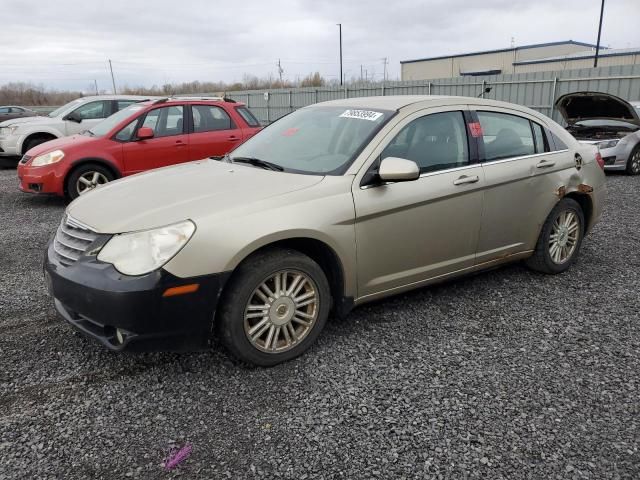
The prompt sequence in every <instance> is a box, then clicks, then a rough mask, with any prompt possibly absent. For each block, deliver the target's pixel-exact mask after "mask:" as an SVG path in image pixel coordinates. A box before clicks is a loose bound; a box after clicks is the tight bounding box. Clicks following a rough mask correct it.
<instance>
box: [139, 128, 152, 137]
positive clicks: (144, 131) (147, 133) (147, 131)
mask: <svg viewBox="0 0 640 480" xmlns="http://www.w3.org/2000/svg"><path fill="white" fill-rule="evenodd" d="M136 137H137V138H138V140H148V139H149V138H153V129H152V128H149V127H140V128H139V129H138V134H137V135H136Z"/></svg>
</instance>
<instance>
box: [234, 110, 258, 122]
mask: <svg viewBox="0 0 640 480" xmlns="http://www.w3.org/2000/svg"><path fill="white" fill-rule="evenodd" d="M236 112H238V114H239V115H240V116H241V117H242V119H243V120H244V121H245V122H246V123H247V125H249V126H250V127H259V126H260V122H259V121H258V119H257V118H256V117H254V116H253V113H251V110H249V109H248V108H247V107H236Z"/></svg>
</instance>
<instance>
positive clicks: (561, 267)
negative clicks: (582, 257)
mask: <svg viewBox="0 0 640 480" xmlns="http://www.w3.org/2000/svg"><path fill="white" fill-rule="evenodd" d="M564 212H572V213H575V215H576V217H577V219H578V223H579V227H578V229H577V232H578V235H577V239H576V240H575V248H574V249H573V251H572V252H571V254H570V255H569V256H568V258H567V259H566V260H565V261H563V262H562V263H557V262H555V261H554V260H553V259H552V258H551V253H550V247H549V243H550V241H551V234H552V231H553V228H554V223H555V221H556V219H558V218H559V217H560V215H562V214H563V213H564ZM584 226H585V222H584V213H583V212H582V208H581V207H580V204H579V203H578V202H576V201H575V200H573V199H571V198H563V199H562V200H560V201H559V202H558V204H557V205H556V206H555V207H554V208H553V210H551V213H550V214H549V216H548V217H547V219H546V220H545V222H544V225H543V226H542V230H541V232H540V236H539V237H538V242H537V243H536V248H535V251H534V253H533V255H532V256H531V257H529V258H528V259H527V260H526V261H525V263H526V265H527V266H528V267H529V268H531V269H532V270H535V271H537V272H541V273H546V274H556V273H562V272H564V271H566V270H567V269H568V268H569V267H570V266H571V265H572V264H573V262H574V261H575V260H576V258H577V257H578V253H579V252H580V247H581V245H582V239H583V237H584V228H585V227H584Z"/></svg>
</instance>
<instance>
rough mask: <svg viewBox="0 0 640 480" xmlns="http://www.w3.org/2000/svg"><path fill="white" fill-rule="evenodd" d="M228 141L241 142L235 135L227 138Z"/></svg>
mask: <svg viewBox="0 0 640 480" xmlns="http://www.w3.org/2000/svg"><path fill="white" fill-rule="evenodd" d="M227 140H229V141H231V142H238V141H240V139H239V138H238V137H236V136H235V135H230V136H229V137H227Z"/></svg>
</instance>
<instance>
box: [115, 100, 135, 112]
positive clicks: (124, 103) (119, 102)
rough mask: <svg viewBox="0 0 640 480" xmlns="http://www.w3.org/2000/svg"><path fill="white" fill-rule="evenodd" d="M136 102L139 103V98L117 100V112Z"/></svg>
mask: <svg viewBox="0 0 640 480" xmlns="http://www.w3.org/2000/svg"><path fill="white" fill-rule="evenodd" d="M134 103H137V100H116V112H119V111H120V110H122V109H123V108H127V107H128V106H129V105H132V104H134ZM114 113H115V112H114Z"/></svg>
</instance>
